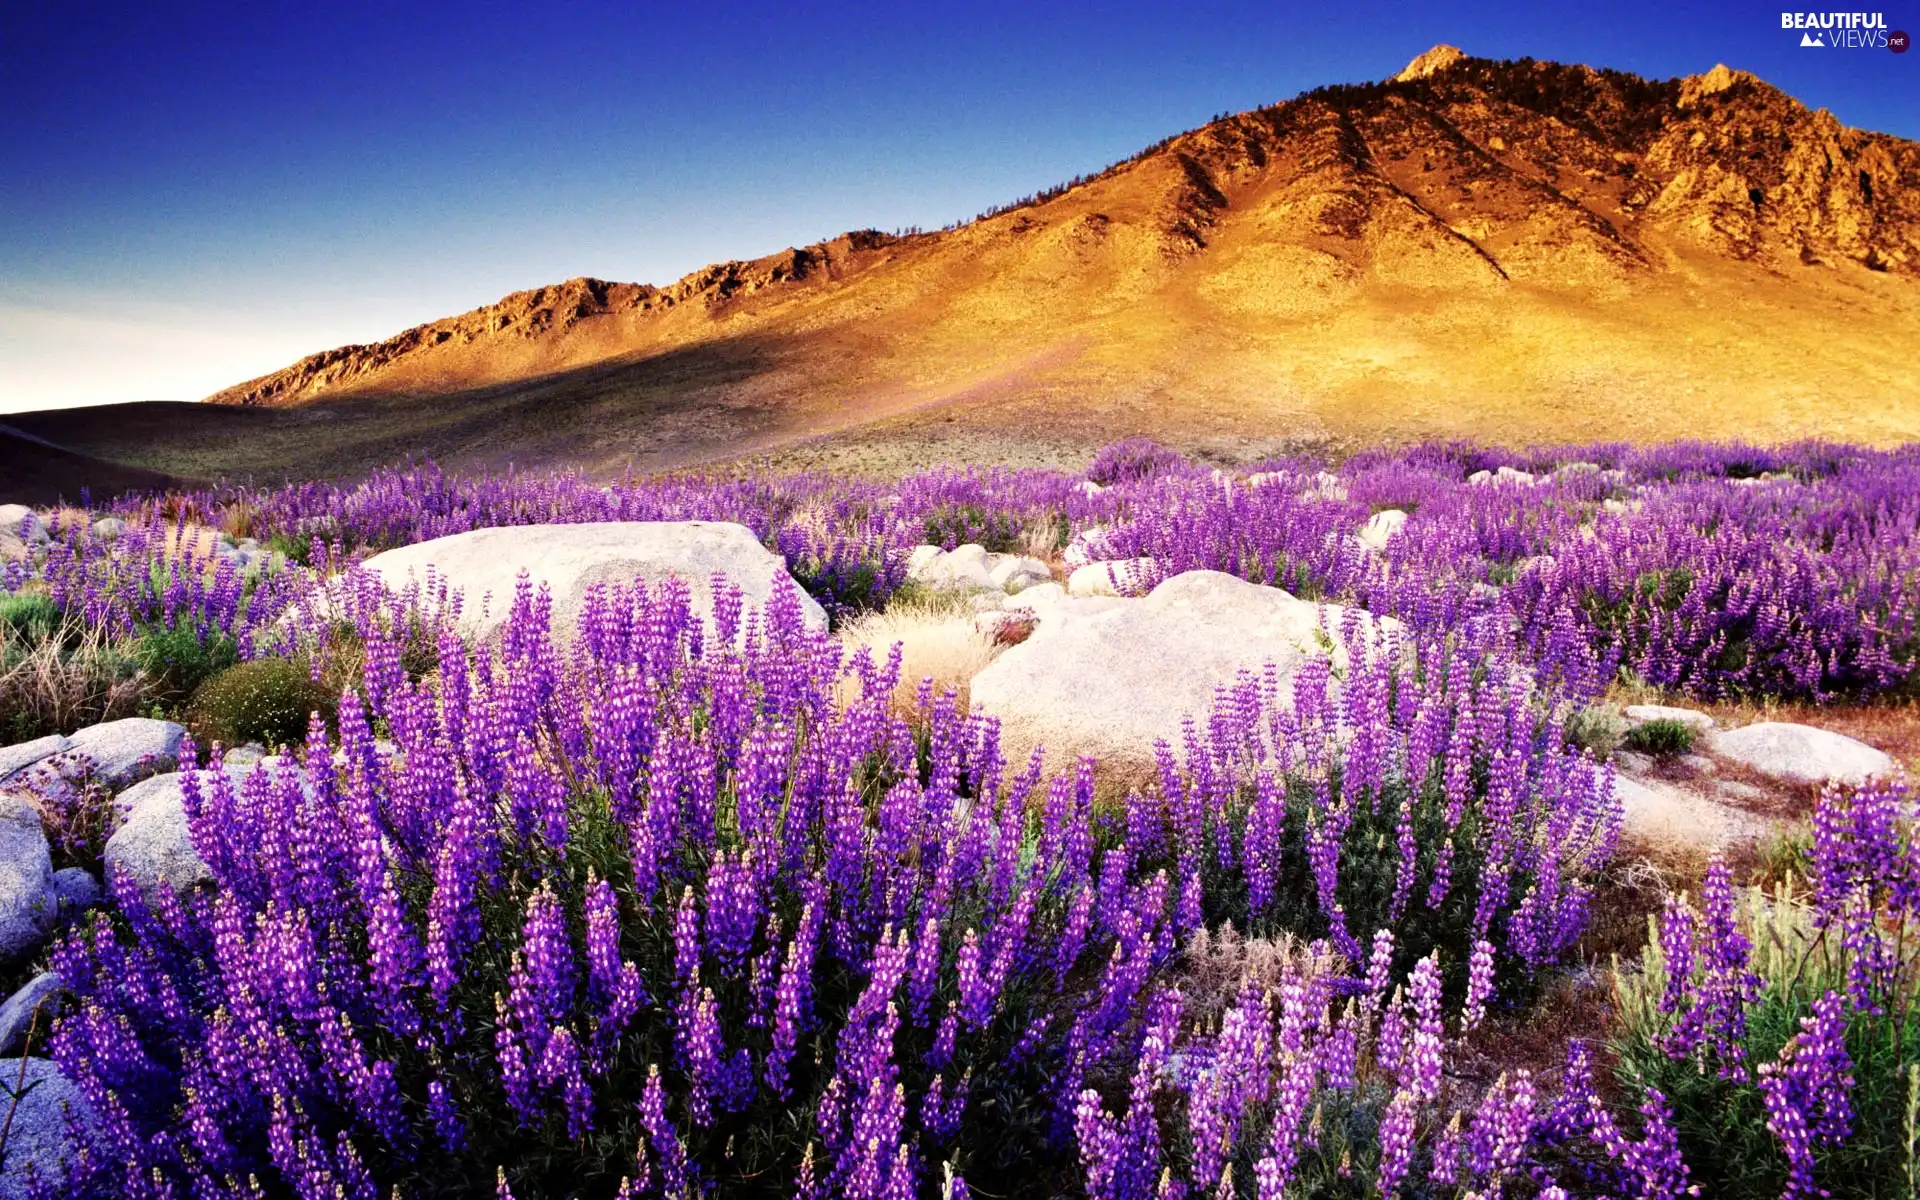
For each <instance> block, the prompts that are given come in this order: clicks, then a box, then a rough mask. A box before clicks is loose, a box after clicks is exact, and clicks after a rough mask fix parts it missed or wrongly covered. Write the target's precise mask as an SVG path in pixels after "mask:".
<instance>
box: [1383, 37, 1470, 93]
mask: <svg viewBox="0 0 1920 1200" xmlns="http://www.w3.org/2000/svg"><path fill="white" fill-rule="evenodd" d="M1466 56H1467V53H1466V51H1464V50H1462V49H1460V47H1458V46H1449V45H1447V44H1445V43H1444V42H1443V43H1441V44H1440V45H1438V46H1435V47H1434V48H1433V49H1431V50H1429V51H1427V52H1426V53H1424V54H1421V55H1419V56H1417V57H1416V58H1414V60H1413V61H1412V62H1410V63H1408V64H1407V65H1406V66H1405V67H1404V68H1403V69H1402V70H1401V72H1400V73H1399V74H1398V75H1395V76H1394V77H1393V81H1394V82H1395V83H1406V82H1408V81H1410V80H1414V79H1426V78H1427V77H1429V76H1431V75H1434V74H1437V73H1439V72H1441V71H1444V70H1446V69H1447V68H1448V67H1450V66H1452V65H1453V64H1455V63H1457V62H1459V61H1460V60H1461V59H1463V58H1465V57H1466Z"/></svg>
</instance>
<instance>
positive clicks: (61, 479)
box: [0, 425, 197, 505]
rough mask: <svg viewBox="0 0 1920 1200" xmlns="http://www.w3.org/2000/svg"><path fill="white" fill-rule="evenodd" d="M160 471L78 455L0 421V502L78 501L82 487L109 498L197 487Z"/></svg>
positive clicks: (47, 502)
mask: <svg viewBox="0 0 1920 1200" xmlns="http://www.w3.org/2000/svg"><path fill="white" fill-rule="evenodd" d="M196 485H197V481H195V480H188V479H181V478H179V477H177V476H172V475H167V474H164V473H162V472H159V471H148V470H143V469H141V468H139V467H130V466H126V465H124V464H121V463H116V462H107V461H106V460H104V459H99V458H92V457H90V456H88V455H85V454H76V453H74V452H73V451H71V450H68V449H66V448H64V447H62V446H58V445H55V444H54V443H52V442H49V441H46V440H44V439H42V438H39V437H36V436H34V435H32V434H30V433H27V432H25V431H24V430H20V429H16V428H14V427H12V426H10V425H0V504H35V505H53V504H59V503H62V502H66V503H70V504H77V503H79V502H80V499H81V490H82V489H83V488H84V489H86V491H87V493H88V495H89V497H90V498H101V499H104V498H106V497H109V496H114V495H117V494H119V493H121V492H131V491H166V490H169V489H173V488H179V487H191V486H196Z"/></svg>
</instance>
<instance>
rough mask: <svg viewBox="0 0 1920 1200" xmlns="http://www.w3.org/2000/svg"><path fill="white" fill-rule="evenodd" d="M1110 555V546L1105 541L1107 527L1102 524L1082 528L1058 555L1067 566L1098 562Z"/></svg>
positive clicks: (1081, 565) (1080, 565)
mask: <svg viewBox="0 0 1920 1200" xmlns="http://www.w3.org/2000/svg"><path fill="white" fill-rule="evenodd" d="M1112 556H1113V555H1112V548H1111V546H1110V544H1109V543H1108V541H1107V527H1106V526H1104V525H1089V526H1087V527H1086V528H1085V529H1082V530H1081V531H1080V532H1079V533H1077V534H1075V535H1074V536H1073V540H1072V541H1070V542H1068V543H1067V548H1066V549H1065V550H1064V551H1062V552H1061V555H1060V557H1061V559H1062V560H1063V561H1065V562H1066V564H1067V566H1069V567H1084V566H1086V565H1087V564H1088V563H1090V562H1099V561H1100V560H1101V559H1104V558H1111V557H1112Z"/></svg>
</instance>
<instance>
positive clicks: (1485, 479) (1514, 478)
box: [1467, 467, 1540, 487]
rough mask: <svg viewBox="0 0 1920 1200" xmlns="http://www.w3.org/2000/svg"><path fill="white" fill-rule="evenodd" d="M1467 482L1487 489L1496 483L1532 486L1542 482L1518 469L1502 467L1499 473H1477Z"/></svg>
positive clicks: (1468, 477) (1469, 477) (1470, 476)
mask: <svg viewBox="0 0 1920 1200" xmlns="http://www.w3.org/2000/svg"><path fill="white" fill-rule="evenodd" d="M1467 482H1468V483H1471V484H1473V485H1475V486H1476V487H1486V486H1488V485H1490V484H1496V483H1516V484H1526V485H1532V484H1536V483H1539V482H1540V480H1539V479H1538V478H1536V477H1535V476H1534V475H1532V474H1529V473H1528V472H1526V471H1522V470H1520V469H1519V468H1517V467H1501V468H1500V469H1499V470H1497V471H1475V472H1474V473H1473V474H1471V475H1469V476H1467Z"/></svg>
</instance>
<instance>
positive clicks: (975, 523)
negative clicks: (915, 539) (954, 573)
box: [921, 504, 1024, 554]
mask: <svg viewBox="0 0 1920 1200" xmlns="http://www.w3.org/2000/svg"><path fill="white" fill-rule="evenodd" d="M1023 531H1024V530H1023V526H1022V524H1021V522H1020V521H1018V520H1016V519H1015V518H1014V517H1013V516H1011V515H1009V514H1008V513H1005V512H998V511H995V512H989V511H987V510H986V509H984V508H981V507H980V506H979V505H976V504H943V505H941V506H940V507H939V508H936V509H934V510H933V511H931V512H929V513H928V514H927V515H926V518H925V520H924V521H923V522H922V523H921V537H922V540H923V541H925V542H926V543H927V545H929V546H944V547H946V548H947V549H949V550H951V549H953V548H954V547H955V546H964V545H966V544H967V543H969V542H975V543H978V544H979V545H981V546H983V547H985V548H986V550H987V551H988V553H991V554H1011V553H1013V552H1015V551H1017V550H1019V549H1020V546H1021V534H1022V533H1023Z"/></svg>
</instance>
